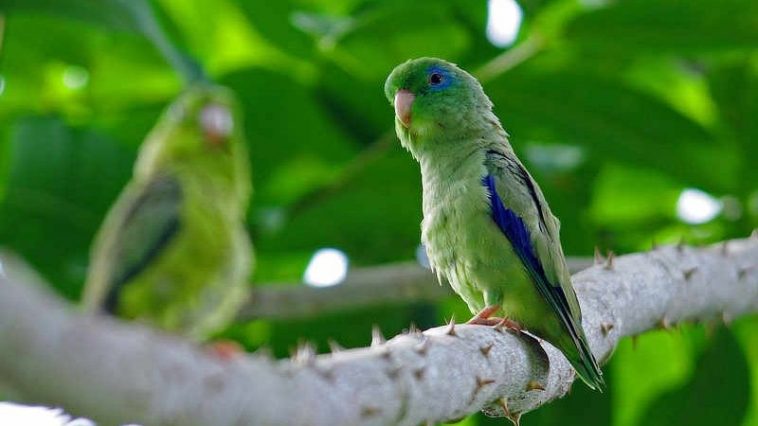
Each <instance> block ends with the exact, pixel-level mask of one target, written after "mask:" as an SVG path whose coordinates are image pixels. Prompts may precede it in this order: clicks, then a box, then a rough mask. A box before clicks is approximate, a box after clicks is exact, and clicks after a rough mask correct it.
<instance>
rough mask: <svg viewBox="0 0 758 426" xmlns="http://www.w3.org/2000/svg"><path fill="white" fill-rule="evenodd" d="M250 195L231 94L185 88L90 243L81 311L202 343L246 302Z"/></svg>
mask: <svg viewBox="0 0 758 426" xmlns="http://www.w3.org/2000/svg"><path fill="white" fill-rule="evenodd" d="M251 193H252V185H251V177H250V166H249V160H248V155H247V149H246V146H245V137H244V134H243V130H242V125H241V116H240V114H239V110H238V107H237V104H236V102H235V100H234V97H233V95H232V94H231V93H230V92H229V91H228V90H226V89H224V88H221V87H217V86H210V85H197V86H193V87H190V88H188V89H187V90H186V91H185V92H184V93H183V94H182V95H180V97H179V98H178V99H177V100H176V101H175V102H173V103H172V104H171V105H170V106H169V107H168V109H167V110H166V111H165V112H164V113H163V115H162V116H161V118H160V119H159V121H158V123H157V125H156V126H155V127H154V129H153V130H152V131H151V133H150V134H149V135H148V136H147V138H146V140H145V141H144V143H143V145H142V147H141V149H140V152H139V156H138V159H137V162H136V164H135V167H134V174H133V177H132V180H131V181H130V182H129V183H128V184H127V185H126V187H125V188H124V190H123V192H122V193H121V195H120V196H119V198H118V200H117V201H116V202H115V204H114V205H113V206H112V207H111V209H110V211H109V212H108V214H107V216H106V218H105V221H104V222H103V224H102V226H101V228H100V231H99V233H98V234H97V236H96V239H95V242H94V244H93V246H92V249H91V258H90V268H89V274H88V277H87V282H86V286H85V290H84V304H85V306H86V307H87V308H88V309H89V310H92V311H105V312H109V313H112V314H115V315H118V316H121V317H125V318H129V319H137V320H140V321H143V322H147V323H149V324H151V325H153V326H156V327H158V328H161V329H164V330H167V331H171V332H175V333H178V334H182V335H185V336H187V337H190V338H192V339H194V340H197V341H200V340H204V339H207V338H208V337H209V335H210V334H212V333H213V332H215V331H217V330H219V329H220V328H222V327H223V326H225V325H226V324H227V323H229V322H230V321H231V320H232V319H233V318H234V316H235V315H236V313H237V311H238V310H239V308H240V307H241V305H242V303H244V302H245V300H246V299H247V297H248V292H249V284H248V283H249V278H250V275H251V272H252V268H253V264H254V261H253V252H252V245H251V242H250V239H249V237H248V234H247V231H246V229H245V225H244V222H245V216H246V211H247V207H248V203H249V200H250V197H251Z"/></svg>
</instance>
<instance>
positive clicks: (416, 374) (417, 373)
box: [413, 367, 426, 381]
mask: <svg viewBox="0 0 758 426" xmlns="http://www.w3.org/2000/svg"><path fill="white" fill-rule="evenodd" d="M425 372H426V371H425V370H424V367H421V368H418V369H416V370H413V377H415V378H416V380H419V381H421V380H423V379H424V373H425Z"/></svg>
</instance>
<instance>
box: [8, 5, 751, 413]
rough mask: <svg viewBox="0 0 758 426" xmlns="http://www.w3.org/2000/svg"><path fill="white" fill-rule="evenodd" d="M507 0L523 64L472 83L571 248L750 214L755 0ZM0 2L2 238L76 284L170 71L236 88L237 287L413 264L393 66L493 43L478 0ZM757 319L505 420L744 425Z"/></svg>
mask: <svg viewBox="0 0 758 426" xmlns="http://www.w3.org/2000/svg"><path fill="white" fill-rule="evenodd" d="M519 3H520V6H521V8H522V10H523V13H524V18H523V23H522V26H521V30H520V33H519V37H518V40H517V41H516V44H515V46H516V47H515V49H524V51H526V53H527V58H526V60H525V61H523V62H521V63H518V64H516V66H515V67H513V68H511V69H508V70H504V71H500V72H498V73H496V75H494V77H493V78H490V79H488V80H487V81H486V84H485V90H486V91H487V92H488V93H489V95H490V96H491V97H492V99H493V101H494V103H495V105H496V112H497V113H498V115H499V116H500V117H501V119H502V121H503V123H504V125H505V126H506V128H507V129H508V130H509V132H510V133H511V135H512V140H513V143H514V146H515V149H516V150H517V152H518V153H519V154H520V155H521V157H522V159H523V160H524V161H525V162H526V163H527V166H528V167H529V168H530V170H531V171H532V172H533V174H534V175H535V177H536V179H537V180H538V181H539V182H540V183H541V185H542V187H543V189H544V191H545V192H546V196H547V198H548V199H549V200H550V202H551V206H552V207H553V210H554V211H555V212H556V214H557V215H558V216H559V217H560V219H561V221H562V224H563V226H562V229H563V234H562V237H563V243H564V248H565V251H566V252H567V253H569V254H573V255H591V253H592V251H593V248H594V247H595V246H599V247H601V248H602V249H612V250H614V251H615V252H617V253H624V252H630V251H637V250H645V249H648V248H650V245H651V242H652V241H657V242H659V243H665V242H676V241H678V240H679V239H680V238H684V239H685V240H687V241H689V242H693V243H706V242H710V241H717V240H720V239H724V238H733V237H740V236H745V235H746V234H747V233H749V232H750V230H751V229H752V228H755V227H756V225H757V224H758V183H757V182H758V167H757V166H756V158H758V50H757V48H758V2H755V1H753V0H724V1H716V0H712V1H707V0H688V1H681V0H629V1H618V2H614V1H603V0H592V1H590V0H585V1H582V2H576V1H561V0H521V1H520V2H519ZM0 14H2V16H3V17H2V20H0V23H1V25H2V50H1V55H2V56H1V57H0V244H2V245H5V246H9V247H10V248H12V249H13V250H16V251H17V252H20V253H21V254H23V255H24V256H25V257H26V258H27V259H29V260H30V261H31V262H32V263H33V264H34V265H35V266H36V267H37V268H38V269H39V270H40V271H42V272H43V273H44V274H45V275H46V276H47V278H48V279H49V280H50V281H51V282H53V283H55V285H56V286H57V289H58V290H59V291H60V292H61V293H62V294H63V295H65V296H66V297H69V298H71V299H76V298H77V297H78V295H79V292H80V288H81V284H82V281H83V278H84V275H85V271H86V267H87V250H88V246H89V242H90V239H91V238H92V236H93V234H94V232H95V231H96V229H97V228H98V226H99V224H100V221H101V220H102V217H103V215H104V214H105V212H106V211H107V208H108V206H109V205H110V203H111V202H112V201H113V200H114V199H115V197H116V196H117V195H118V192H119V190H120V188H121V187H122V185H123V184H124V183H125V182H126V180H127V179H128V178H129V175H130V168H131V164H132V162H133V160H134V158H135V154H136V151H137V149H138V146H139V144H140V142H141V140H142V138H143V136H144V135H145V133H146V132H147V130H148V129H149V128H150V127H151V126H152V124H153V123H154V121H155V120H156V118H157V115H158V114H159V112H160V111H161V109H162V108H163V107H164V106H165V105H166V104H167V103H168V102H169V101H170V100H171V99H172V98H173V97H174V96H175V95H176V94H177V93H178V92H179V90H180V89H181V87H182V78H183V76H188V75H194V74H197V73H198V72H199V70H200V69H201V68H202V69H204V70H205V71H206V72H207V73H208V75H210V76H211V78H213V79H214V80H216V81H218V82H221V83H223V84H225V85H228V86H229V87H231V88H232V89H233V90H234V91H235V92H236V93H237V95H238V96H239V97H240V98H241V100H242V102H243V105H244V109H245V120H246V122H245V126H246V129H247V133H248V136H249V144H250V151H251V159H252V162H253V166H254V184H255V187H256V193H255V199H254V203H253V206H252V208H251V210H250V214H249V226H250V231H251V233H252V235H253V238H254V241H255V244H256V248H257V255H258V265H259V267H258V270H257V271H256V276H255V281H256V282H272V281H284V280H289V281H297V280H298V279H299V278H300V277H301V275H302V272H303V270H304V268H305V266H306V264H307V262H308V259H309V258H310V256H311V255H312V253H313V252H314V250H316V249H318V248H320V247H337V248H339V249H341V250H343V251H345V252H346V253H347V254H348V256H349V257H350V261H351V265H352V266H356V265H371V264H378V263H383V262H389V261H395V260H405V259H410V258H412V257H413V256H414V253H415V251H416V248H417V245H418V239H419V225H418V223H419V220H420V217H421V212H420V185H419V176H418V170H417V166H416V165H415V163H414V162H413V161H412V160H411V159H410V157H409V155H407V153H405V152H403V151H402V149H401V148H400V147H399V144H397V143H396V141H395V139H394V136H392V133H391V126H392V110H391V108H390V107H389V106H388V104H387V101H386V100H385V99H384V98H383V95H382V84H383V81H384V78H385V77H386V76H387V74H388V73H389V71H390V70H391V69H392V68H393V67H394V66H395V65H396V64H398V63H399V62H401V61H404V60H406V59H408V58H410V57H416V56H422V55H423V56H441V57H444V58H447V59H450V60H452V61H455V62H457V63H459V64H460V65H461V66H463V67H464V68H466V69H469V70H472V71H476V70H479V69H480V68H481V67H483V66H484V65H485V64H491V61H493V59H495V58H497V57H498V56H499V55H501V54H502V53H503V52H504V51H507V49H503V48H498V47H495V46H494V45H493V44H491V43H490V42H489V41H488V40H487V38H486V37H485V26H486V22H487V16H488V15H487V3H486V2H485V1H466V0H447V1H445V0H436V1H414V2H410V1H401V0H386V1H371V0H278V1H264V0H194V1H179V0H153V1H143V0H134V1H130V0H99V1H96V0H2V1H0ZM688 187H693V188H698V189H700V190H703V191H706V192H708V193H710V194H712V195H713V196H714V197H716V198H717V199H718V200H719V202H720V203H721V205H722V210H721V212H720V214H719V215H718V216H717V217H716V218H715V219H713V220H710V221H707V222H706V223H703V224H698V225H691V224H686V223H684V222H682V221H681V220H680V219H679V218H678V217H677V214H676V205H677V201H678V199H679V196H680V194H681V192H682V190H683V189H684V188H688ZM714 284H716V283H714ZM455 312H457V314H458V315H457V317H458V318H463V317H466V315H467V314H466V311H465V308H464V307H463V306H462V303H461V302H460V301H458V300H457V299H451V300H448V301H445V302H443V303H441V304H439V305H435V306H432V305H422V304H418V303H412V302H409V303H408V304H407V305H405V306H391V307H378V308H376V309H371V310H356V311H353V312H344V313H340V314H338V315H337V314H332V315H327V316H324V317H319V318H311V319H308V320H302V321H278V322H273V321H266V320H259V321H255V322H252V323H249V324H236V325H233V326H232V327H230V329H229V330H228V331H227V332H225V333H226V334H227V335H228V336H232V337H235V338H237V339H239V340H240V341H241V342H243V343H244V344H245V345H246V346H247V347H249V348H250V349H253V348H255V347H258V346H260V345H263V344H268V345H270V346H272V347H273V349H274V351H275V352H276V353H277V355H279V356H285V355H286V354H287V353H288V350H289V348H291V347H293V346H294V345H295V343H296V342H297V341H298V340H299V339H309V340H312V341H314V342H316V343H317V344H318V346H319V348H320V349H321V350H325V349H326V344H325V342H326V339H327V338H328V337H333V338H335V339H337V340H338V341H340V342H341V343H343V344H344V345H346V346H358V345H365V344H367V343H368V341H369V339H370V337H369V335H370V333H369V330H370V326H371V324H373V323H377V324H379V325H381V326H382V328H383V329H384V331H385V333H387V334H392V333H397V332H400V331H401V330H402V329H403V328H406V327H408V324H409V323H410V322H411V321H413V322H415V323H417V324H419V325H420V326H422V327H429V326H433V325H437V324H439V323H440V322H441V321H442V320H443V318H446V317H449V316H450V315H451V314H453V313H455ZM708 329H710V330H711V331H710V332H709V331H708ZM756 330H758V322H757V320H756V318H755V317H753V318H746V319H742V320H740V321H738V322H737V323H736V324H734V326H733V327H731V328H730V329H723V328H721V329H717V330H716V331H713V327H710V328H709V327H703V326H685V327H683V328H681V329H680V330H678V331H676V332H665V331H661V332H654V333H650V334H646V335H645V336H642V337H640V338H639V339H638V341H637V342H636V345H635V344H633V343H632V342H631V341H625V342H624V343H623V344H622V345H621V347H620V348H619V349H618V350H617V351H616V353H615V355H614V357H613V360H612V362H611V363H610V365H609V366H608V367H606V369H605V370H606V374H607V379H608V382H609V383H610V389H609V391H608V392H607V393H605V394H603V395H599V394H594V393H591V392H589V391H588V390H587V389H586V387H584V386H581V385H578V386H576V387H575V388H574V391H573V393H572V394H571V395H570V396H569V397H567V398H565V399H563V400H561V401H558V402H556V403H553V404H551V405H550V406H548V407H545V408H543V409H541V410H539V411H538V412H536V413H534V414H530V415H528V416H527V417H526V418H525V419H524V420H525V422H526V423H527V424H529V425H540V424H585V425H606V424H612V425H615V426H632V425H642V424H687V425H700V424H702V425H709V426H710V425H713V424H723V425H744V426H749V425H755V424H758V408H757V407H758V394H757V393H756V385H758V333H756ZM635 346H636V349H635ZM502 422H503V420H497V421H495V420H491V419H486V418H484V417H483V416H481V415H477V416H472V417H470V418H468V419H465V420H463V421H462V422H461V424H465V425H487V424H502Z"/></svg>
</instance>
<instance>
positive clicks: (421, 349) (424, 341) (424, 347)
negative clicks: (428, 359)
mask: <svg viewBox="0 0 758 426" xmlns="http://www.w3.org/2000/svg"><path fill="white" fill-rule="evenodd" d="M431 344H432V343H431V339H429V338H428V337H427V336H423V337H422V338H421V342H420V343H419V344H417V345H416V346H415V347H414V348H413V350H414V351H415V352H416V353H417V354H419V356H422V357H423V356H426V353H427V352H429V346H430V345H431Z"/></svg>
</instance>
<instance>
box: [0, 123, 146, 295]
mask: <svg viewBox="0 0 758 426" xmlns="http://www.w3.org/2000/svg"><path fill="white" fill-rule="evenodd" d="M133 159H134V154H133V153H132V152H129V151H127V150H126V149H124V148H122V147H120V146H119V145H118V144H116V143H114V142H113V141H112V140H110V139H109V138H107V137H104V136H103V135H100V134H97V133H95V132H93V131H91V130H77V129H72V128H69V127H67V126H66V125H64V124H63V123H62V122H61V121H60V120H59V119H55V118H42V117H38V118H26V119H22V120H20V121H19V122H18V123H17V124H16V125H15V126H14V128H13V132H12V135H11V141H10V170H9V173H8V182H7V186H6V191H5V197H4V198H3V200H2V203H0V218H2V221H0V245H5V246H9V247H12V248H13V249H14V250H16V251H18V252H19V253H21V255H23V256H25V257H26V258H27V259H29V260H30V261H31V262H32V263H33V264H34V265H35V266H36V267H37V268H38V269H39V270H40V271H41V272H42V273H43V274H44V275H45V276H46V277H47V278H48V279H49V281H50V282H51V283H54V284H55V285H56V286H57V287H58V289H59V290H60V291H61V292H62V293H63V294H64V295H66V296H67V297H69V298H75V297H76V296H77V295H78V290H79V288H80V286H81V284H82V282H83V279H84V275H85V269H86V266H87V257H88V251H89V244H90V240H91V239H92V237H93V235H94V233H95V231H96V230H97V228H98V227H99V225H100V221H101V219H102V217H103V216H104V215H105V212H106V211H107V209H108V206H109V205H110V203H111V202H112V201H113V200H114V199H115V197H116V195H117V194H118V193H119V191H120V189H121V187H122V186H123V185H124V183H125V182H126V180H127V179H128V177H129V175H130V169H131V164H132V162H133Z"/></svg>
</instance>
